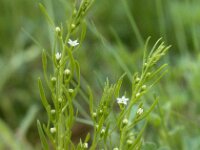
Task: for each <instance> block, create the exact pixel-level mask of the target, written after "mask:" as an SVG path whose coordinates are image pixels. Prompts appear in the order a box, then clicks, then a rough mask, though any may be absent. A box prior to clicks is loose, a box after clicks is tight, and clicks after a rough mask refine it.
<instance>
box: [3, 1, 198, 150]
mask: <svg viewBox="0 0 200 150" xmlns="http://www.w3.org/2000/svg"><path fill="white" fill-rule="evenodd" d="M39 2H42V3H43V4H44V5H45V7H46V8H47V10H48V12H49V14H50V16H51V17H52V18H53V19H54V21H55V23H56V24H58V25H59V24H60V23H61V22H63V25H65V21H66V20H67V18H68V16H69V15H70V11H71V9H72V3H73V0H56V1H55V0H43V1H39V0H0V150H7V149H8V150H9V149H11V150H17V149H26V150H28V149H30V150H31V149H41V146H40V141H39V136H38V134H37V128H36V119H37V118H40V119H43V118H45V111H44V109H43V107H42V105H41V102H40V98H39V92H38V87H37V78H38V77H39V76H40V77H42V76H43V75H42V67H41V66H42V65H41V51H42V48H43V47H44V48H45V49H47V50H48V49H50V48H51V45H52V33H51V32H50V30H49V28H48V27H47V26H48V25H47V23H46V21H45V19H44V16H43V15H42V13H41V11H40V10H39V7H38V3H39ZM94 25H95V27H94ZM96 29H97V30H98V32H97V31H96ZM102 36H103V37H104V43H102V40H101V38H102ZM149 36H151V41H150V45H151V46H152V45H153V44H154V43H155V41H156V40H157V39H158V38H160V37H163V40H164V41H165V42H166V43H167V44H168V45H172V48H171V49H170V51H169V54H168V56H167V57H165V60H164V61H163V62H167V63H168V64H169V72H168V73H167V75H166V76H165V77H164V78H163V79H162V80H161V81H160V83H159V84H157V85H156V86H155V87H154V89H152V90H151V91H150V92H149V93H148V95H147V96H146V97H145V98H146V101H147V105H148V104H151V102H152V100H151V99H152V94H154V93H156V94H157V95H159V97H160V102H159V106H158V107H157V108H156V110H155V111H154V113H152V114H151V117H150V121H149V124H148V127H147V129H146V131H145V135H144V138H145V141H149V143H148V144H149V145H150V146H151V147H153V148H154V149H155V147H156V148H157V149H160V150H161V149H162V150H168V149H172V150H189V149H192V150H199V149H200V115H199V114H200V92H199V90H200V71H199V69H200V53H199V52H200V1H199V0H96V1H95V3H94V5H93V7H92V8H91V10H90V12H89V14H88V16H87V35H86V39H85V41H84V43H83V46H82V47H81V49H79V50H78V52H77V53H76V58H77V59H78V60H79V62H81V63H80V65H81V72H82V76H83V78H84V79H85V81H86V82H87V83H88V84H89V85H91V87H92V88H93V89H94V92H95V94H96V95H97V99H98V98H99V97H100V95H101V91H102V84H103V83H104V81H105V80H106V78H107V77H108V78H109V79H110V80H111V82H115V81H116V80H117V79H118V78H119V76H120V75H121V74H122V73H123V72H126V73H127V75H128V76H127V78H126V79H125V84H124V87H123V88H124V89H126V90H127V91H129V88H130V83H129V82H130V80H129V79H130V78H129V77H130V75H131V74H132V73H134V72H135V71H138V69H140V68H141V63H142V54H143V49H142V46H143V44H144V42H145V40H146V39H147V38H148V37H149ZM44 120H45V119H44Z"/></svg>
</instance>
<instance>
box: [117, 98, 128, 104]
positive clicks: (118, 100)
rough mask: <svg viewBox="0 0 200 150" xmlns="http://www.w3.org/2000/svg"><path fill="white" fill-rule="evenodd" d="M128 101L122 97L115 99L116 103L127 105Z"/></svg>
mask: <svg viewBox="0 0 200 150" xmlns="http://www.w3.org/2000/svg"><path fill="white" fill-rule="evenodd" d="M128 100H129V99H128V98H126V97H125V96H122V98H117V103H118V104H124V105H127V102H128Z"/></svg>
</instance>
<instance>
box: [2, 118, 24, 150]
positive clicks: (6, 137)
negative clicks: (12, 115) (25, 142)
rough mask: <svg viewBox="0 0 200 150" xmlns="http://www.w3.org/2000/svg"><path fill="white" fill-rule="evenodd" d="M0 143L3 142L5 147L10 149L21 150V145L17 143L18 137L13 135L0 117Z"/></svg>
mask: <svg viewBox="0 0 200 150" xmlns="http://www.w3.org/2000/svg"><path fill="white" fill-rule="evenodd" d="M0 133H1V134H0V139H1V140H0V145H1V144H5V145H6V147H7V148H8V149H9V148H10V149H11V150H21V146H20V144H19V143H18V139H17V138H16V137H15V135H14V134H13V132H12V131H11V129H9V127H8V125H7V124H5V122H3V120H1V119H0Z"/></svg>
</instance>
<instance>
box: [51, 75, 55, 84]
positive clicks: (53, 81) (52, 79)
mask: <svg viewBox="0 0 200 150" xmlns="http://www.w3.org/2000/svg"><path fill="white" fill-rule="evenodd" d="M51 83H52V84H53V86H55V84H56V77H52V78H51Z"/></svg>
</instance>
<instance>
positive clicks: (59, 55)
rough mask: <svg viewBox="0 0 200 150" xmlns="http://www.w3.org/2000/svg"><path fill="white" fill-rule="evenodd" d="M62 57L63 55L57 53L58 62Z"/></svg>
mask: <svg viewBox="0 0 200 150" xmlns="http://www.w3.org/2000/svg"><path fill="white" fill-rule="evenodd" d="M61 56H62V54H61V53H59V52H57V53H56V60H60V59H61Z"/></svg>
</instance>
